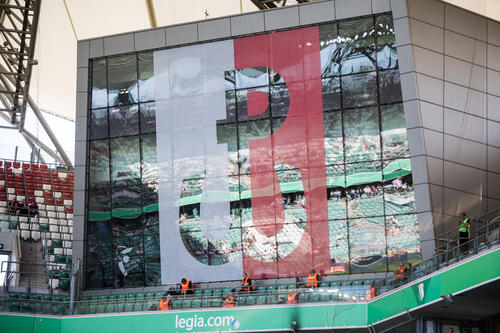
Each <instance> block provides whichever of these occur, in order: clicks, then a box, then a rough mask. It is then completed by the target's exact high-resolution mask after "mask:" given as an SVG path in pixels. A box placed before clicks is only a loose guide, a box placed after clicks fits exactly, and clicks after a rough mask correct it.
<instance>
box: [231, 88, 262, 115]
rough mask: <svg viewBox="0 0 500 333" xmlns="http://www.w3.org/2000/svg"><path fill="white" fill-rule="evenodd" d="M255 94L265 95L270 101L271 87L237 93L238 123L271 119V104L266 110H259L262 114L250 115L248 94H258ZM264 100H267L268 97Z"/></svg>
mask: <svg viewBox="0 0 500 333" xmlns="http://www.w3.org/2000/svg"><path fill="white" fill-rule="evenodd" d="M255 92H258V93H259V94H265V96H267V99H268V100H269V87H261V88H251V89H243V90H238V91H236V108H237V112H238V121H242V120H249V119H262V118H267V117H269V104H268V107H267V109H266V110H257V111H258V112H262V113H261V114H259V115H257V116H249V115H248V106H247V94H248V93H251V94H256V93H255ZM260 97H261V96H259V98H260ZM263 98H264V99H265V98H266V97H263ZM254 111H256V110H254Z"/></svg>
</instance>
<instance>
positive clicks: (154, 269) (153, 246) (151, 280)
mask: <svg viewBox="0 0 500 333" xmlns="http://www.w3.org/2000/svg"><path fill="white" fill-rule="evenodd" d="M144 260H145V263H144V270H145V273H146V286H156V285H159V284H160V283H161V265H160V236H159V235H158V234H156V235H148V236H144Z"/></svg>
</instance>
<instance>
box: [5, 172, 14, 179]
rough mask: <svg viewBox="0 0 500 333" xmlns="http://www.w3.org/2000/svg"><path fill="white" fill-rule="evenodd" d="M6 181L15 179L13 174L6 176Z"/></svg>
mask: <svg viewBox="0 0 500 333" xmlns="http://www.w3.org/2000/svg"><path fill="white" fill-rule="evenodd" d="M7 179H8V180H14V179H15V177H14V174H13V173H8V174H7Z"/></svg>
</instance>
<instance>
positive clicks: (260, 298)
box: [257, 295, 266, 305]
mask: <svg viewBox="0 0 500 333" xmlns="http://www.w3.org/2000/svg"><path fill="white" fill-rule="evenodd" d="M263 304H266V296H264V295H261V296H257V305H263Z"/></svg>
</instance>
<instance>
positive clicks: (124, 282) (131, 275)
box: [113, 236, 144, 288]
mask: <svg viewBox="0 0 500 333" xmlns="http://www.w3.org/2000/svg"><path fill="white" fill-rule="evenodd" d="M113 251H114V261H115V265H116V266H115V286H116V288H122V287H129V286H141V285H144V279H143V274H144V246H143V238H142V237H141V236H136V237H123V238H114V239H113Z"/></svg>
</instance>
